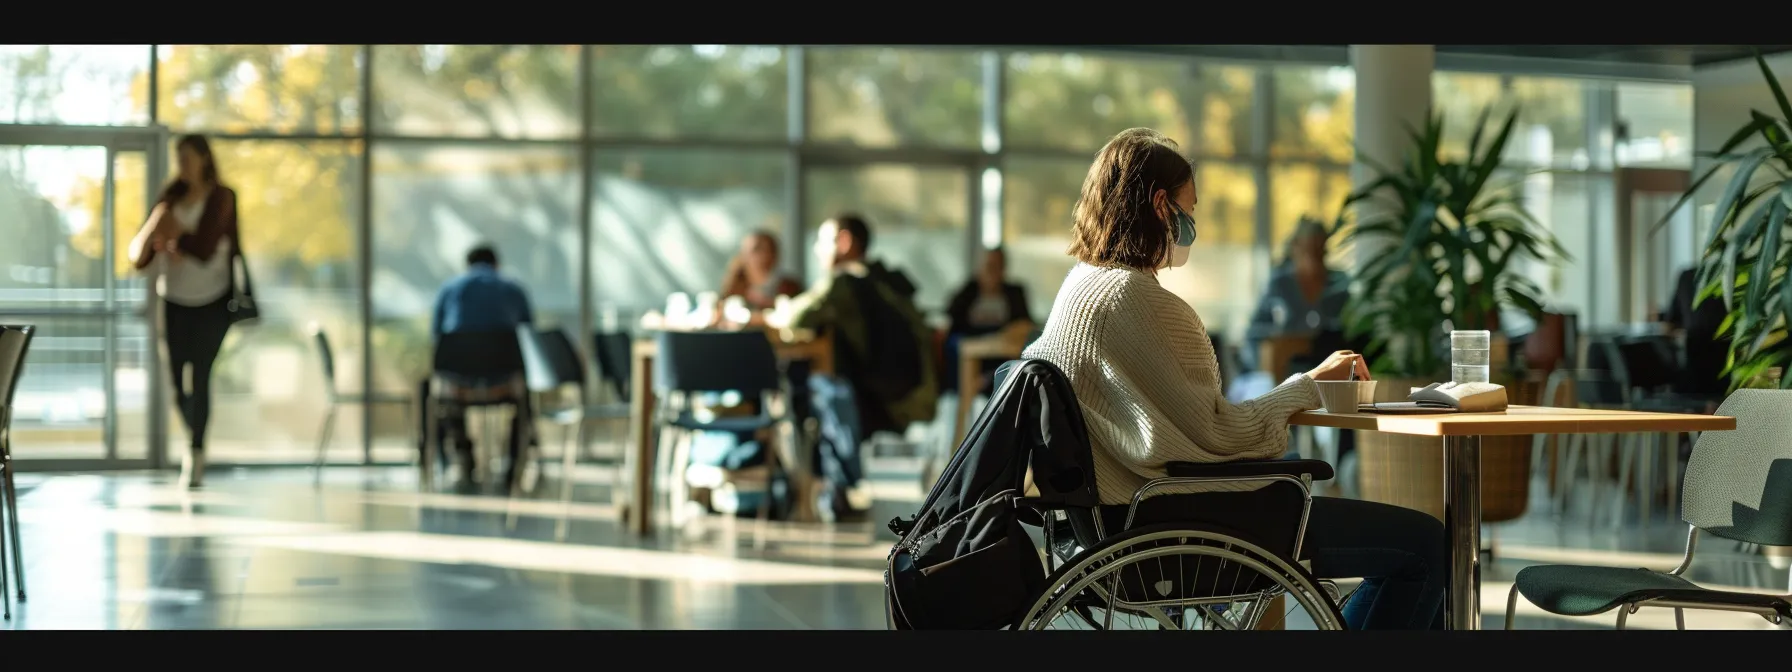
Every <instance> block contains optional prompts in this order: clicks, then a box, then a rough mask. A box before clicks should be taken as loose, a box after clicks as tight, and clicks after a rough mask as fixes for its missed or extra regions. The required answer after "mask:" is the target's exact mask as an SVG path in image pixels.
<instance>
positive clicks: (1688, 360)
mask: <svg viewBox="0 0 1792 672" xmlns="http://www.w3.org/2000/svg"><path fill="white" fill-rule="evenodd" d="M1698 285H1699V273H1698V269H1696V268H1688V269H1686V270H1684V271H1681V272H1680V277H1679V279H1678V280H1677V281H1676V282H1675V283H1674V296H1673V298H1672V299H1671V300H1669V301H1668V309H1667V311H1665V312H1664V313H1663V314H1662V316H1661V317H1662V321H1663V322H1666V323H1667V324H1668V325H1669V326H1671V327H1673V328H1674V329H1677V330H1679V331H1680V332H1681V336H1682V341H1683V343H1682V345H1681V347H1682V348H1683V350H1682V354H1681V357H1682V361H1681V370H1680V379H1679V380H1678V381H1676V383H1677V384H1676V385H1675V388H1676V391H1678V392H1680V393H1681V394H1687V395H1693V396H1699V397H1715V398H1720V399H1721V398H1722V397H1723V395H1724V392H1725V391H1727V390H1728V389H1729V385H1728V383H1729V381H1728V380H1726V379H1725V378H1724V375H1723V370H1724V365H1725V363H1726V362H1728V361H1729V358H1730V339H1728V338H1720V337H1719V336H1718V335H1717V328H1718V327H1719V326H1721V325H1722V324H1723V322H1724V318H1726V317H1728V316H1729V311H1727V310H1725V309H1724V302H1723V298H1722V297H1721V296H1718V297H1711V298H1707V299H1705V301H1704V302H1703V303H1699V304H1698V305H1697V306H1696V307H1695V306H1694V305H1693V301H1694V299H1696V298H1698V295H1699V286H1698ZM1713 403H1715V402H1713ZM1713 410H1715V407H1713Z"/></svg>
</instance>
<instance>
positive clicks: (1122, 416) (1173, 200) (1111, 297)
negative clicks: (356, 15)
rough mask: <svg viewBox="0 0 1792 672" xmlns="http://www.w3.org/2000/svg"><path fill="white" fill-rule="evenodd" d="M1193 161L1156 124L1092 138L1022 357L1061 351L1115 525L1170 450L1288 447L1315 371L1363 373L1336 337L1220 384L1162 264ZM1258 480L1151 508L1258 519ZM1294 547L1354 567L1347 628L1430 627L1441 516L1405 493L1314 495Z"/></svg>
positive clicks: (1054, 355) (1180, 221)
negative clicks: (1254, 487)
mask: <svg viewBox="0 0 1792 672" xmlns="http://www.w3.org/2000/svg"><path fill="white" fill-rule="evenodd" d="M1198 200H1199V194H1198V192H1197V190H1196V185H1195V171H1194V166H1193V165H1192V164H1191V163H1190V162H1189V160H1188V158H1187V157H1186V156H1185V155H1183V154H1182V153H1181V152H1180V151H1179V150H1178V149H1177V146H1176V144H1175V141H1174V140H1171V139H1170V138H1168V137H1166V136H1164V135H1163V134H1161V133H1158V132H1157V131H1153V130H1151V129H1146V128H1135V129H1130V130H1126V131H1122V132H1121V133H1120V134H1119V135H1116V136H1114V138H1113V139H1111V140H1109V141H1108V143H1107V145H1106V146H1104V147H1103V148H1102V149H1101V151H1100V152H1099V153H1098V154H1096V157H1095V162H1094V163H1093V164H1092V165H1091V166H1090V167H1089V173H1088V176H1087V177H1086V178H1085V179H1084V181H1083V188H1082V196H1081V197H1080V199H1079V200H1078V201H1077V204H1076V209H1075V211H1074V212H1075V215H1074V223H1073V225H1072V231H1071V240H1072V242H1071V245H1070V250H1069V253H1070V255H1071V256H1072V257H1075V258H1076V260H1077V262H1078V263H1077V265H1076V266H1075V267H1074V268H1072V269H1071V271H1070V273H1069V275H1068V276H1066V277H1065V279H1064V284H1063V287H1062V288H1061V289H1059V290H1058V295H1057V298H1056V299H1055V300H1054V301H1053V302H1052V312H1051V315H1050V316H1049V317H1048V318H1047V319H1046V323H1045V330H1044V333H1043V334H1041V335H1040V337H1039V340H1038V341H1035V342H1034V343H1033V345H1031V346H1028V348H1027V351H1026V357H1028V358H1039V359H1044V360H1046V361H1049V362H1051V363H1053V364H1055V365H1057V366H1058V368H1059V369H1060V370H1062V371H1063V372H1064V375H1065V376H1066V377H1067V378H1068V379H1069V382H1070V385H1071V387H1072V389H1073V390H1074V391H1075V393H1076V398H1077V402H1078V405H1079V406H1081V408H1082V412H1083V420H1084V424H1085V427H1086V429H1087V433H1088V438H1089V444H1090V448H1091V449H1092V451H1091V452H1092V453H1093V456H1094V469H1095V487H1096V490H1097V495H1098V497H1099V498H1100V502H1101V504H1104V505H1117V506H1104V507H1102V515H1103V516H1104V517H1106V518H1107V519H1108V520H1110V521H1112V522H1113V524H1114V525H1115V526H1116V529H1118V526H1119V525H1120V524H1122V523H1123V522H1124V521H1125V519H1126V516H1127V515H1128V514H1127V506H1126V505H1127V504H1129V503H1131V502H1132V499H1133V495H1134V493H1135V492H1137V491H1138V490H1139V489H1140V488H1142V487H1143V486H1144V485H1145V484H1146V483H1148V482H1150V481H1152V480H1153V479H1159V478H1163V477H1165V476H1166V472H1165V465H1166V464H1168V463H1171V462H1199V463H1226V462H1238V461H1253V460H1257V461H1261V460H1275V459H1278V458H1280V457H1282V456H1283V455H1284V454H1285V453H1286V452H1287V450H1288V421H1289V419H1290V418H1291V417H1293V416H1294V415H1295V414H1296V413H1299V412H1302V411H1307V410H1312V409H1315V408H1318V407H1319V405H1320V402H1319V386H1318V384H1317V382H1316V381H1322V380H1324V381H1339V380H1347V379H1348V378H1349V377H1350V375H1351V373H1352V372H1353V371H1354V372H1355V373H1356V374H1358V375H1360V376H1363V377H1364V378H1367V376H1368V375H1369V370H1368V366H1367V362H1366V361H1364V359H1363V358H1362V357H1361V356H1360V355H1357V354H1356V353H1353V352H1348V351H1340V352H1334V353H1331V355H1330V356H1328V357H1326V358H1325V360H1324V361H1322V362H1320V363H1319V365H1318V366H1316V367H1314V368H1313V369H1312V370H1310V371H1307V372H1305V373H1297V374H1294V375H1293V376H1290V377H1289V378H1288V379H1287V380H1286V381H1284V382H1283V383H1282V384H1280V385H1278V386H1276V387H1275V388H1274V389H1272V390H1270V391H1269V392H1268V393H1266V394H1264V395H1262V396H1260V397H1257V398H1255V399H1251V400H1249V401H1246V402H1244V403H1238V404H1234V403H1231V402H1229V401H1227V400H1226V398H1225V397H1224V396H1223V395H1222V393H1221V391H1220V376H1219V363H1218V361H1217V359H1216V358H1215V356H1214V352H1213V349H1212V347H1211V344H1212V341H1211V340H1210V339H1209V338H1208V337H1207V327H1206V325H1205V324H1204V323H1203V322H1202V321H1201V316H1200V315H1198V314H1196V313H1195V310H1194V308H1193V307H1191V306H1190V305H1189V304H1188V302H1186V301H1184V300H1183V299H1182V298H1181V297H1178V296H1177V295H1176V294H1175V293H1173V292H1171V291H1169V290H1168V289H1165V288H1164V286H1163V285H1162V284H1161V283H1160V282H1159V280H1158V272H1159V271H1161V270H1163V269H1166V268H1175V267H1179V266H1183V265H1185V264H1187V263H1188V259H1189V252H1190V248H1192V247H1193V246H1194V245H1195V244H1196V239H1197V237H1198V236H1197V233H1198V230H1197V228H1196V223H1195V220H1194V218H1193V217H1192V216H1190V215H1189V213H1190V212H1193V211H1194V209H1195V205H1196V203H1197V202H1198ZM1259 492H1265V491H1234V492H1213V493H1201V494H1165V495H1161V496H1159V497H1157V498H1156V499H1161V500H1165V501H1164V506H1163V507H1162V509H1160V511H1162V512H1163V513H1154V514H1148V515H1146V516H1145V517H1144V518H1143V519H1142V520H1139V521H1134V522H1133V525H1134V526H1142V525H1150V524H1152V523H1153V522H1162V521H1164V520H1165V518H1164V517H1162V516H1164V515H1165V514H1169V515H1177V511H1179V510H1180V511H1188V512H1189V513H1190V514H1192V513H1193V512H1196V511H1199V512H1201V513H1200V515H1199V516H1194V515H1190V516H1189V517H1200V518H1203V519H1205V520H1207V521H1208V522H1210V523H1212V524H1215V525H1224V526H1227V527H1229V528H1233V529H1244V530H1249V529H1262V528H1263V527H1264V526H1266V525H1270V524H1274V523H1272V522H1269V521H1267V520H1265V519H1261V516H1262V515H1264V513H1263V512H1264V511H1266V510H1267V508H1268V507H1271V506H1273V505H1268V504H1266V503H1264V502H1263V501H1262V500H1260V499H1257V497H1258V494H1257V493H1259ZM1310 502H1311V504H1310V506H1311V508H1310V514H1309V517H1308V519H1307V524H1306V528H1305V530H1304V535H1305V537H1304V542H1303V544H1302V549H1303V550H1302V554H1303V556H1304V557H1303V558H1302V559H1303V560H1306V561H1310V562H1311V571H1312V573H1313V575H1314V576H1315V577H1317V578H1322V579H1323V578H1364V577H1366V578H1364V581H1363V584H1362V586H1361V587H1359V588H1357V590H1356V591H1355V592H1353V593H1352V595H1351V598H1350V599H1349V601H1348V602H1346V603H1345V604H1344V605H1343V609H1342V612H1343V616H1344V620H1345V621H1346V623H1348V624H1349V626H1350V628H1351V629H1393V630H1401V629H1415V630H1416V629H1439V628H1441V627H1442V626H1443V602H1444V588H1445V585H1446V584H1447V579H1448V576H1449V575H1448V566H1447V557H1446V555H1445V543H1446V542H1445V535H1444V527H1443V524H1442V523H1441V521H1439V520H1438V519H1436V518H1433V517H1431V516H1430V515H1427V514H1425V513H1422V512H1419V511H1415V510H1413V509H1408V508H1402V507H1398V506H1392V505H1388V504H1381V503H1376V502H1365V501H1357V500H1348V499H1339V498H1333V497H1314V498H1312V499H1311V500H1310Z"/></svg>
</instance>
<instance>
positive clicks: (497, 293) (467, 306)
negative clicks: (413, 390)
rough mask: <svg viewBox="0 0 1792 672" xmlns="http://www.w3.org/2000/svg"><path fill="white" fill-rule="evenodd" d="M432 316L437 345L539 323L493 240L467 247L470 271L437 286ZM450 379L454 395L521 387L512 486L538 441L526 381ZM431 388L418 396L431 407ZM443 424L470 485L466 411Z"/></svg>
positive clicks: (514, 419)
mask: <svg viewBox="0 0 1792 672" xmlns="http://www.w3.org/2000/svg"><path fill="white" fill-rule="evenodd" d="M432 315H433V316H432V318H431V320H430V325H429V336H430V343H432V344H434V343H440V342H441V340H442V336H443V335H445V334H459V333H488V332H498V331H515V330H516V328H517V327H518V326H520V325H525V324H534V323H535V312H534V309H533V308H532V307H531V305H530V303H529V293H528V292H527V291H526V290H524V289H523V286H522V284H520V283H518V282H517V281H515V280H512V279H510V278H508V277H505V276H504V275H502V274H500V273H499V272H498V252H497V250H494V249H492V247H491V246H489V245H479V246H476V247H474V248H473V249H472V250H471V251H468V252H467V270H466V271H465V272H463V273H461V274H460V275H459V276H456V277H455V278H453V279H451V280H449V281H448V282H446V283H444V284H443V285H442V288H441V289H440V290H438V291H437V293H436V303H435V310H434V312H433V313H432ZM444 383H446V384H447V386H448V389H447V390H446V391H447V393H449V394H456V393H458V391H459V390H460V389H463V388H465V389H472V388H488V389H489V388H493V387H513V388H515V389H514V390H513V396H514V398H515V403H516V405H517V409H516V412H515V413H514V414H512V416H511V419H510V436H509V445H508V448H509V458H510V459H509V461H508V464H507V466H506V473H505V478H504V482H505V484H506V485H507V487H514V486H515V485H516V484H517V483H518V479H519V478H520V477H521V475H522V469H521V466H522V453H523V445H524V442H525V441H531V440H533V437H532V436H530V435H531V434H532V432H530V431H529V430H530V429H531V428H532V423H531V418H532V417H533V416H532V415H530V413H529V409H528V402H529V395H528V392H527V390H526V389H525V388H523V387H522V386H521V384H520V381H508V380H466V381H456V380H450V381H444ZM430 393H431V390H430V384H429V381H427V380H426V381H424V382H423V384H422V386H421V388H420V391H419V397H418V398H419V399H421V400H422V403H423V407H424V408H429V397H430ZM423 415H425V416H428V415H429V414H428V413H425V414H423ZM425 422H427V420H425ZM438 427H440V428H441V432H440V433H439V436H440V437H441V439H442V440H443V441H450V440H451V441H453V442H454V449H455V459H456V461H457V463H458V471H459V476H460V485H461V486H462V487H467V486H470V485H471V484H472V482H473V439H472V437H471V436H470V435H469V434H468V433H467V416H466V412H465V410H464V409H457V410H456V411H454V412H451V414H450V415H448V416H447V417H445V418H443V419H442V421H441V424H440V425H438ZM423 436H428V434H427V433H425V434H423ZM426 449H427V447H426Z"/></svg>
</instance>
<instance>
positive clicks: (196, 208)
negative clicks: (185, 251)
mask: <svg viewBox="0 0 1792 672" xmlns="http://www.w3.org/2000/svg"><path fill="white" fill-rule="evenodd" d="M207 200H209V197H207V198H203V199H200V200H198V201H194V202H193V203H189V204H186V205H175V206H173V207H171V208H169V214H170V215H173V216H174V221H175V222H176V223H178V224H180V230H181V232H182V233H193V232H194V231H197V230H199V219H200V218H201V217H203V216H204V215H205V202H206V201H207ZM231 242H232V241H231V240H230V238H229V237H225V238H221V239H219V240H218V248H217V250H215V251H213V252H212V258H211V259H207V260H203V261H201V260H200V259H199V258H198V257H194V256H189V255H182V256H181V258H180V261H173V260H170V259H169V258H168V257H167V256H166V255H164V256H163V257H162V260H161V263H162V279H161V283H160V285H161V291H162V297H163V298H166V299H167V300H169V301H171V302H174V303H178V304H180V305H183V306H190V307H193V308H198V307H200V306H205V305H208V304H210V303H211V302H213V301H217V300H218V299H221V298H224V295H225V294H228V293H229V292H230V273H231V268H230V244H231Z"/></svg>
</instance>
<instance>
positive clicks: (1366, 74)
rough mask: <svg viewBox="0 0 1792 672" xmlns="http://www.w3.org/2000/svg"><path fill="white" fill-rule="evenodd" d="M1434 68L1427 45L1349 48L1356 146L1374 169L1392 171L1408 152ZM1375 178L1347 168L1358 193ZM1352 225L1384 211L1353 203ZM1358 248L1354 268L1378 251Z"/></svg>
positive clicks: (1425, 114) (1425, 110) (1427, 104)
mask: <svg viewBox="0 0 1792 672" xmlns="http://www.w3.org/2000/svg"><path fill="white" fill-rule="evenodd" d="M1436 62H1437V53H1436V50H1435V49H1434V48H1433V47H1432V45H1429V44H1353V45H1350V66H1351V67H1352V68H1353V69H1355V70H1356V114H1355V118H1356V133H1355V138H1356V144H1357V148H1358V149H1357V151H1359V152H1362V153H1363V154H1364V155H1365V156H1367V157H1368V158H1370V159H1372V160H1374V161H1375V162H1376V163H1377V164H1379V165H1382V166H1386V167H1388V168H1390V169H1398V168H1399V166H1400V164H1401V162H1402V161H1403V160H1404V159H1405V157H1406V154H1407V152H1408V151H1409V150H1410V149H1411V148H1412V139H1411V137H1410V136H1409V135H1408V134H1407V131H1406V129H1407V128H1409V127H1410V128H1424V125H1425V121H1426V119H1427V118H1429V116H1430V114H1431V72H1432V70H1433V69H1434V67H1435V65H1436ZM1376 176H1377V175H1376V172H1375V170H1374V169H1372V168H1369V167H1368V166H1365V165H1362V164H1361V163H1357V164H1354V165H1352V166H1351V168H1350V181H1351V186H1352V187H1354V188H1358V189H1360V188H1362V187H1363V186H1365V185H1367V184H1369V183H1370V182H1373V181H1375V178H1376ZM1352 207H1354V208H1356V211H1355V215H1356V217H1357V219H1358V220H1362V219H1364V218H1366V217H1369V216H1373V215H1375V214H1376V213H1379V212H1385V211H1386V206H1384V205H1382V204H1380V203H1375V202H1372V201H1358V202H1357V204H1356V205H1354V206H1352ZM1365 247H1368V246H1360V245H1359V246H1358V247H1357V249H1356V252H1355V254H1354V256H1355V257H1356V259H1355V260H1354V261H1355V262H1356V263H1358V264H1361V263H1362V262H1363V261H1365V260H1367V259H1370V258H1372V257H1373V255H1375V254H1376V253H1378V252H1379V249H1374V250H1371V249H1364V248H1365Z"/></svg>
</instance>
